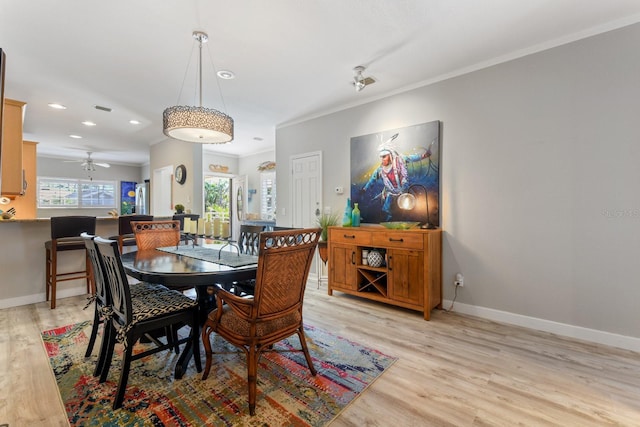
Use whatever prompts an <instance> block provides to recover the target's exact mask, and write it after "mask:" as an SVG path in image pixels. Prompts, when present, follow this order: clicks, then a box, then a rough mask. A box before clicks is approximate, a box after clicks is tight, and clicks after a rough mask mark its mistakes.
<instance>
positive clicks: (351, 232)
mask: <svg viewBox="0 0 640 427" xmlns="http://www.w3.org/2000/svg"><path fill="white" fill-rule="evenodd" d="M332 241H333V242H334V243H348V244H356V245H362V246H366V245H370V244H371V233H368V232H366V231H362V230H359V229H357V228H349V227H344V228H342V227H339V228H335V229H334V230H333V235H332Z"/></svg>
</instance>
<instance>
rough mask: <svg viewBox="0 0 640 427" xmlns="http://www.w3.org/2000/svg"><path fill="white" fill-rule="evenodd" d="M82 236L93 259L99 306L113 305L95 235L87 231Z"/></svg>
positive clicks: (90, 258) (88, 253) (92, 266)
mask: <svg viewBox="0 0 640 427" xmlns="http://www.w3.org/2000/svg"><path fill="white" fill-rule="evenodd" d="M81 237H82V238H83V239H84V245H85V247H86V248H87V255H88V256H89V260H90V261H91V268H92V270H93V281H94V284H95V288H96V289H95V291H96V293H95V297H96V304H97V305H98V307H108V306H109V305H111V301H110V299H111V298H110V297H109V295H110V294H109V292H108V290H107V283H106V282H105V280H104V271H103V268H102V260H101V259H100V254H99V253H98V249H97V248H96V244H95V242H94V241H93V239H94V237H95V236H92V235H90V234H87V233H82V234H81Z"/></svg>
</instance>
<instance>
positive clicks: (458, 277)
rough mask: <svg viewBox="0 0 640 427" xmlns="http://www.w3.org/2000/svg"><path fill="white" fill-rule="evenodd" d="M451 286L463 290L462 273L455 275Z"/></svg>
mask: <svg viewBox="0 0 640 427" xmlns="http://www.w3.org/2000/svg"><path fill="white" fill-rule="evenodd" d="M453 285H454V286H456V287H458V286H460V287H461V288H464V276H463V275H462V273H458V274H456V279H455V280H454V281H453Z"/></svg>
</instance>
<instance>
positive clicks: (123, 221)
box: [118, 215, 153, 236]
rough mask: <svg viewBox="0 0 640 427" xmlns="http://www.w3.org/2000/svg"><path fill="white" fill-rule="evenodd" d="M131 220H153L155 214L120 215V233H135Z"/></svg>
mask: <svg viewBox="0 0 640 427" xmlns="http://www.w3.org/2000/svg"><path fill="white" fill-rule="evenodd" d="M131 221H153V215H122V216H119V217H118V235H120V236H122V235H125V234H133V229H132V228H131Z"/></svg>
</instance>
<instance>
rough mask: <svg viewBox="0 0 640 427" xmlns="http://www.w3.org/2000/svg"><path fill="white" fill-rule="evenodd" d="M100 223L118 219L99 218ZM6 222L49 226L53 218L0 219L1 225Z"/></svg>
mask: <svg viewBox="0 0 640 427" xmlns="http://www.w3.org/2000/svg"><path fill="white" fill-rule="evenodd" d="M96 219H97V220H98V221H99V222H100V221H114V220H117V219H118V218H117V217H112V216H99V217H97V218H96ZM5 222H9V223H11V222H46V223H47V224H48V223H49V222H51V218H11V219H0V224H2V223H5Z"/></svg>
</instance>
